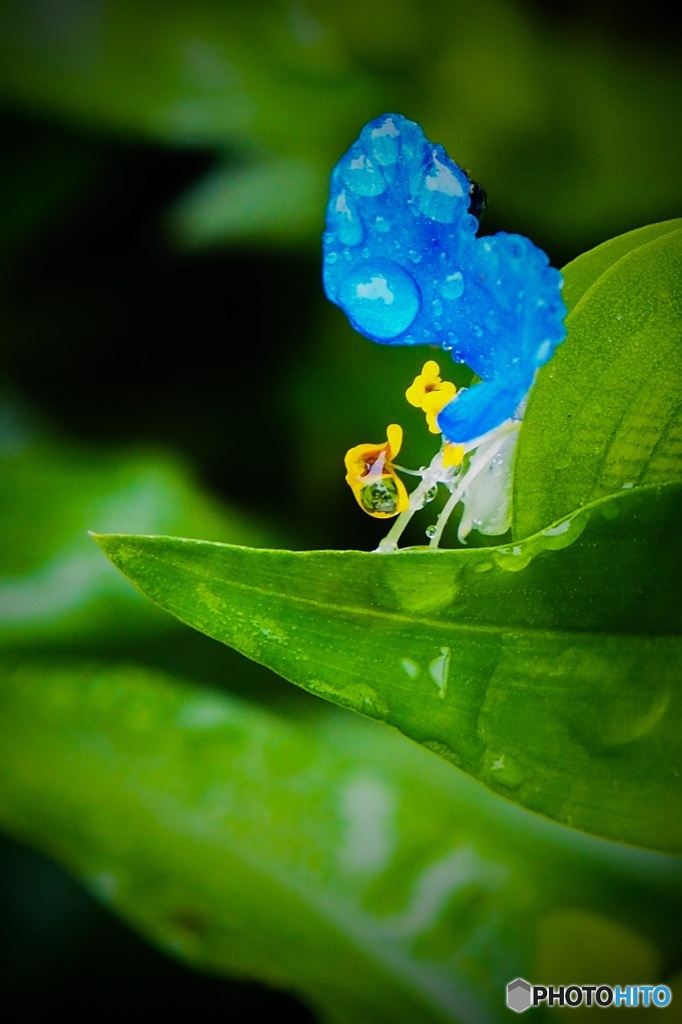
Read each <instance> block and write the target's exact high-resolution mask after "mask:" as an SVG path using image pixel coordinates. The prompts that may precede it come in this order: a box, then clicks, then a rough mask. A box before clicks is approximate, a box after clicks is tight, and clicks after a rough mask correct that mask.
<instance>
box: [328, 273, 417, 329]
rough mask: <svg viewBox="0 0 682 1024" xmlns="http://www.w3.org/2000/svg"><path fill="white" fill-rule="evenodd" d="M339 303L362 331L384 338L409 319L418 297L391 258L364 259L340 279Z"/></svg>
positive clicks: (411, 280) (412, 282)
mask: <svg viewBox="0 0 682 1024" xmlns="http://www.w3.org/2000/svg"><path fill="white" fill-rule="evenodd" d="M339 304H340V305H341V306H342V307H343V309H344V310H345V311H346V314H347V315H348V317H349V318H350V319H351V321H352V322H353V324H354V325H355V326H356V327H357V329H358V330H359V331H360V332H361V333H362V334H365V335H367V336H368V337H370V338H376V339H378V340H380V341H388V340H390V339H392V338H397V337H398V336H399V335H401V334H403V333H404V332H405V331H406V330H407V328H408V327H409V326H410V324H411V323H412V322H413V320H414V319H415V317H416V315H417V313H418V312H419V308H420V305H421V296H420V294H419V289H418V288H417V285H416V284H415V282H414V280H413V279H412V277H411V276H410V275H409V274H408V273H407V271H406V270H403V268H402V267H399V266H398V265H397V264H396V263H393V262H392V261H391V260H368V261H366V262H364V263H362V264H360V265H359V266H356V267H354V268H353V269H352V270H351V271H349V273H348V274H346V276H345V277H344V278H343V280H342V281H341V284H340V286H339Z"/></svg>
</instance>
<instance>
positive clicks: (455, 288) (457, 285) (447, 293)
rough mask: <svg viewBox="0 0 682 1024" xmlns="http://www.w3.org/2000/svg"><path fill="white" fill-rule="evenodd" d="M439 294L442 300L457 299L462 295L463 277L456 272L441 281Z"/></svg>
mask: <svg viewBox="0 0 682 1024" xmlns="http://www.w3.org/2000/svg"><path fill="white" fill-rule="evenodd" d="M440 293H441V295H442V296H443V298H444V299H450V300H454V299H459V298H460V296H461V295H463V294H464V276H463V275H462V274H461V273H460V272H459V270H456V271H455V272H454V273H453V274H448V275H447V277H445V278H444V279H443V281H442V282H441V286H440Z"/></svg>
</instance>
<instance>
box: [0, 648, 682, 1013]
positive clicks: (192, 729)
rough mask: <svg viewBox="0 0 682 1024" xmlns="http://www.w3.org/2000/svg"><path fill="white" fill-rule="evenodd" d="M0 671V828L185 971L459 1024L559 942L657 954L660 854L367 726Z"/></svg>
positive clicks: (647, 964) (674, 864)
mask: <svg viewBox="0 0 682 1024" xmlns="http://www.w3.org/2000/svg"><path fill="white" fill-rule="evenodd" d="M0 677H1V680H2V682H1V685H0V822H2V824H3V825H4V827H5V828H6V829H8V830H9V831H10V832H11V833H12V834H13V835H15V836H17V837H19V838H20V839H22V840H24V841H27V842H30V843H32V844H34V845H35V846H37V847H38V848H40V849H42V850H43V851H45V852H47V853H48V854H50V855H52V856H53V857H55V858H56V859H58V860H59V861H60V862H61V863H62V864H64V865H65V866H66V867H67V868H68V869H69V870H70V871H71V872H73V873H74V874H75V875H76V876H78V877H79V878H80V879H82V881H83V882H84V883H85V884H86V885H87V886H88V887H89V888H90V889H91V890H92V891H93V892H94V893H95V894H96V895H97V896H98V897H99V898H100V899H102V900H103V901H104V902H106V903H107V904H109V905H110V906H111V907H112V908H113V909H115V910H116V911H117V912H118V913H120V914H121V915H122V916H124V917H125V918H126V919H127V920H128V921H129V922H131V923H132V924H133V926H135V927H136V928H138V929H139V930H140V931H142V932H143V933H144V934H145V935H146V936H148V937H149V938H150V939H151V940H152V941H153V942H155V943H157V944H158V945H160V946H161V947H162V948H163V949H165V950H167V951H168V952H169V953H171V954H172V955H173V956H176V957H179V958H180V959H182V960H184V961H186V962H187V963H189V964H191V965H194V966H196V967H198V968H201V969H203V970H208V971H211V972H215V973H218V974H226V973H229V974H238V975H242V976H245V977H247V978H252V977H255V978H258V979H260V980H264V981H266V982H268V983H270V984H273V985H276V986H279V987H285V988H291V989H293V990H294V991H295V992H296V993H297V994H298V995H299V996H301V997H302V998H303V999H304V1000H305V1001H306V1002H307V1003H308V1004H309V1005H310V1006H311V1008H312V1009H313V1010H315V1011H317V1013H318V1014H319V1016H320V1018H321V1019H323V1020H329V1021H336V1022H351V1021H353V1022H357V1021H367V1022H370V1021H371V1022H372V1024H383V1022H386V1024H388V1022H390V1024H413V1022H414V1021H419V1022H420V1024H422V1022H423V1024H432V1022H434V1024H436V1022H441V1024H443V1022H456V1021H463V1022H469V1024H471V1022H474V1021H481V1020H488V1021H491V1022H497V1021H500V1022H502V1021H504V1020H506V1019H507V1016H508V1011H507V1010H506V1008H505V1006H504V989H505V985H506V983H507V982H508V980H509V979H510V978H513V977H515V976H517V975H523V976H525V977H531V978H536V977H542V978H544V977H545V975H544V974H542V975H538V971H539V970H541V969H542V970H543V971H549V974H550V975H551V976H552V977H554V976H555V975H556V972H557V970H562V969H565V964H566V962H569V963H572V962H574V960H575V953H574V952H572V951H571V949H567V948H566V940H565V936H568V939H569V941H570V942H571V943H572V944H573V945H574V946H576V945H577V946H578V947H579V948H581V949H583V948H590V947H596V948H595V950H594V955H593V958H592V960H591V964H590V967H591V969H593V970H594V971H595V972H596V973H597V974H599V976H600V977H601V976H602V973H603V974H604V976H608V978H609V980H611V976H612V975H613V977H614V978H615V977H628V978H630V977H632V976H633V973H634V974H635V975H636V976H637V977H644V978H646V979H647V980H648V981H653V980H655V979H657V978H661V976H662V974H663V971H665V970H668V971H673V970H675V969H676V965H677V964H678V962H679V959H680V956H679V946H676V944H675V939H676V931H677V927H678V921H679V915H680V911H681V910H682V880H681V876H680V871H679V867H680V862H679V860H678V859H675V858H670V857H668V856H664V855H656V854H652V853H647V852H644V851H637V850H634V849H624V848H618V847H614V846H613V845H612V844H608V843H603V842H598V841H595V840H592V839H590V838H588V837H585V836H581V835H579V834H577V833H573V832H570V831H569V830H563V829H559V828H557V827H556V826H554V825H552V824H551V823H549V822H543V821H541V820H539V819H536V818H534V816H532V815H529V814H527V813H524V812H522V811H521V810H519V809H518V808H514V807H513V806H511V805H510V804H508V803H507V802H506V801H503V800H500V799H499V798H497V797H495V796H493V795H492V794H489V793H486V792H485V791H484V790H483V789H482V788H481V787H480V786H477V785H476V784H474V783H471V782H470V781H469V780H466V779H465V778H464V777H463V776H461V775H460V774H459V773H457V772H453V771H451V770H450V769H449V768H448V767H447V766H446V765H445V764H443V763H442V762H440V761H439V760H438V759H437V758H434V757H432V756H430V755H429V754H428V753H427V752H425V751H423V750H420V749H419V748H418V747H417V746H416V745H415V744H411V743H408V742H407V741H405V740H404V739H403V738H402V737H400V736H398V735H397V734H391V733H387V732H386V731H385V730H382V729H380V728H379V727H377V726H376V725H373V724H372V723H367V722H362V721H361V720H360V719H358V718H355V717H353V716H339V715H338V714H333V715H325V716H324V717H321V718H318V719H317V721H316V722H311V723H308V724H307V725H306V726H303V725H300V726H296V725H294V724H292V723H289V722H287V721H286V720H284V719H282V718H278V717H275V716H273V715H270V714H266V713H264V712H262V711H258V710H255V709H254V708H252V707H250V706H249V705H247V704H245V703H242V702H239V701H237V700H234V699H227V698H225V697H223V696H221V695H219V694H218V693H215V692H211V691H209V690H205V689H197V688H192V687H188V686H185V685H183V684H181V683H178V682H177V681H175V680H173V679H170V678H167V677H165V676H162V675H157V674H151V673H148V672H143V671H141V670H139V669H136V668H134V667H132V666H126V667H122V668H107V667H104V666H101V665H95V664H93V665H83V664H82V663H80V664H75V665H74V664H70V663H65V664H63V665H62V666H61V667H54V666H53V667H49V666H47V665H45V664H41V663H28V664H23V665H20V666H11V665H8V664H4V665H2V667H1V668H0ZM567 958H568V960H567Z"/></svg>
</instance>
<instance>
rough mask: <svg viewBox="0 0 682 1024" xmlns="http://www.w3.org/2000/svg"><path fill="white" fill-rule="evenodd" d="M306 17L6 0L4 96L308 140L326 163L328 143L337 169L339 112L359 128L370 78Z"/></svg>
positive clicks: (116, 118) (135, 130)
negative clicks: (334, 151)
mask: <svg viewBox="0 0 682 1024" xmlns="http://www.w3.org/2000/svg"><path fill="white" fill-rule="evenodd" d="M307 22H308V18H307V16H306V14H305V13H304V12H303V11H300V12H297V14H294V15H291V14H290V12H288V11H286V10H284V9H283V8H282V7H281V5H279V4H272V3H266V4H254V5H250V6H244V5H243V4H241V3H238V2H234V0H233V2H230V0H227V2H225V0H221V2H215V0H214V2H210V0H209V2H204V3H201V4H190V5H188V4H186V3H183V2H182V0H164V2H163V3H160V2H159V0H148V2H147V3H144V4H139V3H136V2H134V0H115V2H114V0H102V2H101V3H98V4H97V6H93V5H92V3H90V0H51V2H50V3H49V4H31V5H26V4H24V3H22V2H21V0H8V2H7V3H3V4H2V5H0V32H1V33H2V38H3V42H4V46H3V60H2V62H0V93H2V94H4V96H5V100H6V101H7V99H10V100H12V101H14V102H18V103H20V104H21V105H22V106H25V107H28V108H29V109H30V108H32V107H33V108H37V109H38V110H42V111H48V112H53V113H56V114H58V115H60V116H62V117H66V118H69V119H72V120H75V121H77V122H81V123H85V124H86V125H87V124H89V125H94V126H97V127H99V128H102V127H104V128H106V129H109V130H112V129H113V130H114V131H122V132H125V133H128V134H134V135H139V136H141V137H149V138H153V139H156V140H159V141H162V142H166V143H171V144H176V145H187V144H189V145H194V146H208V147H214V148H217V149H220V150H223V151H224V150H225V149H227V148H229V146H230V145H231V144H232V145H236V146H238V147H239V148H244V149H247V150H248V149H250V148H252V147H258V148H260V147H265V148H270V147H272V148H273V149H275V150H276V151H279V152H286V153H290V154H293V153H298V154H299V155H300V152H301V150H302V149H303V148H305V149H306V150H307V151H309V152H311V153H314V152H317V153H318V159H319V160H320V161H322V162H324V161H325V156H324V153H325V149H326V148H327V147H329V145H330V142H331V150H330V151H329V152H328V154H327V155H328V157H329V159H328V160H327V162H326V166H331V164H332V162H333V160H332V152H333V147H334V140H335V138H336V132H337V130H338V124H339V121H341V122H342V123H343V122H344V121H345V123H346V124H347V125H348V131H349V135H351V133H352V131H353V129H354V127H355V126H356V119H357V117H358V109H359V108H361V107H363V106H366V105H367V103H368V100H369V101H370V102H371V99H370V97H371V95H372V89H371V87H372V76H371V75H369V74H368V73H367V71H366V70H363V69H360V68H355V67H353V66H352V65H350V64H349V62H348V60H347V58H346V55H345V53H344V49H343V45H342V43H341V42H340V40H339V39H338V38H337V37H336V35H335V34H334V33H332V32H327V31H324V29H323V28H322V27H321V26H320V27H319V28H318V26H317V25H316V23H315V20H314V19H310V23H309V24H307ZM141 41H144V45H142V42H141ZM368 92H369V95H368Z"/></svg>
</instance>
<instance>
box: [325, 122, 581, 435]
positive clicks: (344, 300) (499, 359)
mask: <svg viewBox="0 0 682 1024" xmlns="http://www.w3.org/2000/svg"><path fill="white" fill-rule="evenodd" d="M473 195H474V186H473V185H472V183H471V181H470V180H469V178H468V177H467V175H466V174H465V173H464V171H463V170H462V169H461V168H460V167H459V166H458V165H457V164H456V163H455V162H454V161H453V160H451V159H450V157H449V156H448V155H447V154H446V152H445V150H444V149H443V147H442V146H440V145H436V144H434V143H432V142H429V141H428V139H426V138H425V137H424V133H423V132H422V130H421V128H420V127H419V125H418V124H416V123H415V122H414V121H409V120H408V119H407V118H405V117H403V116H402V115H401V114H384V115H383V116H382V117H379V118H377V119H376V120H374V121H370V122H369V124H367V125H365V127H364V128H363V129H362V131H361V132H360V136H359V138H358V140H357V141H356V142H354V143H353V145H352V146H351V147H350V149H349V150H348V152H347V153H345V154H344V156H342V157H341V159H340V160H339V162H338V164H337V165H336V167H335V168H334V170H333V172H332V176H331V191H330V197H329V202H328V205H327V217H326V221H327V223H326V226H327V230H326V231H325V233H324V236H323V249H324V270H323V281H324V287H325V291H326V293H327V296H328V298H329V299H331V301H332V302H334V303H336V305H338V306H340V307H341V309H343V311H344V312H345V313H346V315H347V317H348V319H349V320H350V322H351V324H352V325H353V327H354V328H355V329H356V330H357V331H359V332H360V333H361V334H363V335H364V336H365V337H367V338H370V339H371V340H372V341H377V342H380V343H382V344H385V345H424V344H428V345H438V346H440V347H441V348H443V349H444V350H445V351H447V352H450V353H451V355H452V358H453V359H454V360H455V361H456V362H458V363H466V365H467V366H469V367H470V369H471V370H473V372H474V373H475V374H476V375H477V376H478V377H479V378H480V381H479V382H478V383H476V384H473V385H472V386H471V387H469V388H465V389H462V390H461V391H459V392H458V393H457V395H456V397H455V398H453V399H452V401H450V402H449V403H448V404H447V405H446V406H445V408H444V409H443V410H442V411H441V412H440V413H439V415H438V419H437V423H438V428H439V429H440V430H441V431H442V433H443V437H444V439H445V440H446V441H448V442H452V443H455V444H469V443H470V442H471V441H473V440H475V439H476V438H479V437H482V436H484V435H486V434H488V433H489V432H490V431H491V430H494V429H495V428H496V427H499V426H500V424H502V423H504V422H505V421H506V420H508V419H510V418H511V417H513V416H514V414H515V413H516V412H517V410H518V409H519V406H520V405H521V404H522V402H523V400H524V398H525V396H526V394H527V392H528V390H529V388H530V387H531V385H532V383H533V380H534V378H535V374H536V371H537V370H538V368H539V367H541V366H542V365H543V364H544V363H546V362H547V360H548V359H550V358H551V356H552V353H553V352H554V349H555V348H556V346H557V345H558V344H559V343H560V342H561V341H562V340H563V338H564V336H565V328H564V322H563V321H564V317H565V315H566V308H565V305H564V302H563V300H562V298H561V286H562V283H563V282H562V278H561V274H560V273H559V271H558V270H556V269H554V268H553V267H550V266H549V261H548V259H547V256H546V255H545V253H544V252H542V250H541V249H538V248H537V246H535V245H533V243H532V242H531V241H530V240H529V239H528V238H524V237H523V236H521V235H513V234H507V233H505V232H498V234H496V235H491V236H478V235H477V233H476V232H477V231H478V220H477V218H476V216H474V212H475V210H473V211H472V207H475V205H476V204H475V201H474V200H473V199H472V197H473Z"/></svg>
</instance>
